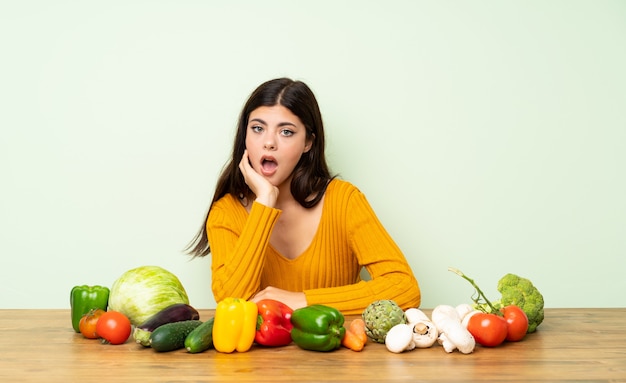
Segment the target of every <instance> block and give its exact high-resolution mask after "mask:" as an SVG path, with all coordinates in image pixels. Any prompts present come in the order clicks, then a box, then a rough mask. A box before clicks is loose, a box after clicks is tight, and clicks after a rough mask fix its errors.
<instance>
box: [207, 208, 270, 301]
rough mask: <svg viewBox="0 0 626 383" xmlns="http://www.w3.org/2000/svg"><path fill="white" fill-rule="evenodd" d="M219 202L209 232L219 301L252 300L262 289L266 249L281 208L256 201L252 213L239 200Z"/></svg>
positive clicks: (214, 209)
mask: <svg viewBox="0 0 626 383" xmlns="http://www.w3.org/2000/svg"><path fill="white" fill-rule="evenodd" d="M230 202H231V203H228V201H222V203H219V201H218V203H216V204H215V206H213V208H212V209H211V212H210V213H209V218H208V220H207V234H208V239H209V243H210V245H211V256H212V266H211V270H212V275H213V276H212V289H213V296H214V298H215V301H216V302H219V301H221V300H223V299H224V298H227V297H236V298H243V299H250V298H251V297H252V296H253V295H254V294H255V293H257V292H258V291H259V290H260V280H261V272H262V270H263V266H264V264H265V250H266V248H267V246H268V244H269V239H270V235H271V233H272V229H273V228H274V225H275V224H276V221H277V220H278V217H279V216H280V210H278V209H273V208H270V207H267V206H265V205H262V204H259V203H257V202H254V203H253V205H252V208H251V210H250V213H249V214H248V213H247V212H246V211H245V209H237V208H238V206H236V205H235V203H237V201H235V202H234V203H232V201H230Z"/></svg>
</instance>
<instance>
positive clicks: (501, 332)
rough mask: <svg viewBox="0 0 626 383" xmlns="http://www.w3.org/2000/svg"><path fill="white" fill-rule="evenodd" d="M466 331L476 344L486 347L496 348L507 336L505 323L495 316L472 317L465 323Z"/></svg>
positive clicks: (478, 315)
mask: <svg viewBox="0 0 626 383" xmlns="http://www.w3.org/2000/svg"><path fill="white" fill-rule="evenodd" d="M467 330H468V331H469V332H470V333H471V334H472V335H473V336H474V339H476V343H478V344H481V345H483V346H486V347H495V346H498V345H499V344H501V343H502V342H504V339H505V338H506V335H507V325H506V321H505V320H504V318H502V317H500V316H497V315H496V314H486V313H478V314H474V315H472V317H471V318H470V320H469V322H468V323H467Z"/></svg>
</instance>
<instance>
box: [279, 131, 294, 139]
mask: <svg viewBox="0 0 626 383" xmlns="http://www.w3.org/2000/svg"><path fill="white" fill-rule="evenodd" d="M280 134H282V135H283V136H285V137H291V136H293V131H291V130H289V129H283V130H281V131H280Z"/></svg>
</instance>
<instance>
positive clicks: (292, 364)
mask: <svg viewBox="0 0 626 383" xmlns="http://www.w3.org/2000/svg"><path fill="white" fill-rule="evenodd" d="M424 311H425V312H426V313H427V314H428V315H430V310H424ZM200 314H201V320H206V319H207V318H209V317H210V316H211V315H212V314H213V311H212V310H200ZM347 319H350V318H347ZM112 380H115V381H124V382H126V381H127V382H153V381H163V382H192V381H193V382H199V381H238V382H243V381H261V382H263V381H289V382H292V381H293V382H302V381H319V382H325V381H344V382H348V381H351V382H354V381H456V382H462V381H498V382H503V381H525V382H528V381H550V382H555V381H573V380H585V381H596V382H618V381H619V382H626V308H618V309H547V310H546V318H545V321H544V323H543V324H541V326H539V329H538V331H537V332H536V333H534V334H530V335H528V336H527V337H526V338H525V339H524V340H523V341H522V342H518V343H506V344H504V345H502V346H499V347H497V348H484V347H480V346H477V348H476V349H475V351H474V353H472V354H469V355H464V354H460V353H458V352H454V353H452V354H447V353H445V352H444V350H443V348H442V347H441V346H439V345H435V346H433V347H432V348H429V349H417V350H414V351H411V352H406V353H403V354H393V353H391V352H389V351H387V349H386V348H385V346H384V345H381V344H376V343H372V342H370V343H368V344H367V346H366V347H365V349H364V350H363V351H362V352H354V351H350V350H348V349H346V348H341V349H339V350H336V351H333V352H329V353H322V352H313V351H304V350H301V349H299V348H298V347H297V346H295V345H293V344H292V345H290V346H286V347H280V348H262V347H258V346H256V345H255V346H253V347H252V349H251V350H250V351H248V352H245V353H233V354H221V353H218V352H216V351H215V350H209V351H206V352H203V353H200V354H189V353H187V352H186V351H185V350H178V351H173V352H168V353H157V352H155V351H154V350H152V349H150V348H144V347H142V346H140V345H138V344H136V343H134V342H133V340H132V337H131V339H130V340H129V341H128V342H126V343H125V344H123V345H118V346H113V345H103V344H101V343H100V342H99V341H98V340H89V339H85V338H83V337H82V336H81V335H80V334H76V333H75V332H74V331H73V330H72V327H71V321H70V313H69V310H0V382H25V381H33V382H55V381H59V382H95V381H98V382H101V381H112Z"/></svg>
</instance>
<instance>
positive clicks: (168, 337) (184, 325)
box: [150, 319, 202, 352]
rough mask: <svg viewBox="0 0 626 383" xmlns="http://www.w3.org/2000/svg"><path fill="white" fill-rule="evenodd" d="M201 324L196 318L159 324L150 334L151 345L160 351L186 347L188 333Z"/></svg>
mask: <svg viewBox="0 0 626 383" xmlns="http://www.w3.org/2000/svg"><path fill="white" fill-rule="evenodd" d="M201 324H202V322H201V321H199V320H195V319H194V320H186V321H180V322H173V323H167V324H164V325H163V326H159V327H157V328H156V330H154V331H152V334H150V346H151V347H152V348H153V349H154V350H155V351H159V352H165V351H174V350H178V349H181V348H184V347H185V339H186V338H187V335H189V333H191V332H192V331H193V330H194V329H195V328H196V327H198V326H200V325H201Z"/></svg>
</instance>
